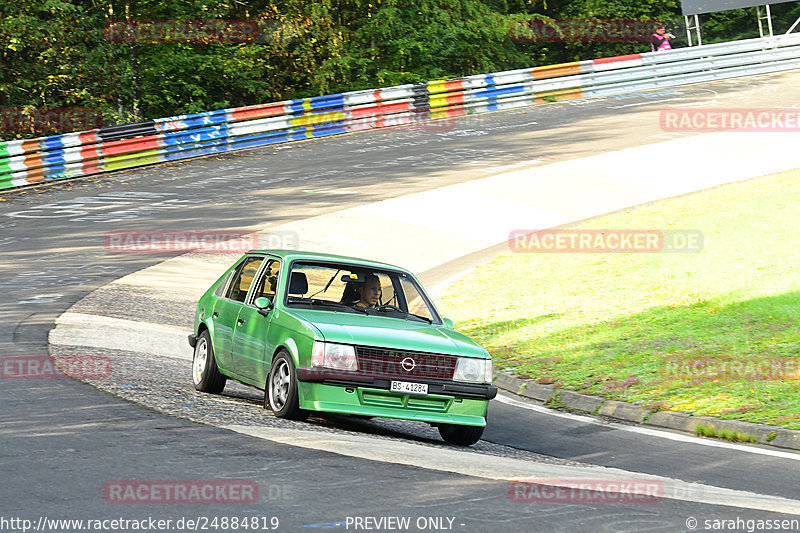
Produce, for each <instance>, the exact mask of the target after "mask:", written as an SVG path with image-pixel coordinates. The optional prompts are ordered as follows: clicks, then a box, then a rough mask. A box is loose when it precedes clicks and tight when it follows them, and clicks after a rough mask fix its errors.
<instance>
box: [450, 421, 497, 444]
mask: <svg viewBox="0 0 800 533" xmlns="http://www.w3.org/2000/svg"><path fill="white" fill-rule="evenodd" d="M484 429H486V428H484V427H482V426H460V425H457V424H440V425H439V435H441V436H442V438H443V439H444V441H445V442H446V443H448V444H457V445H459V446H472V445H473V444H475V443H476V442H478V441H479V440H481V436H482V435H483V430H484Z"/></svg>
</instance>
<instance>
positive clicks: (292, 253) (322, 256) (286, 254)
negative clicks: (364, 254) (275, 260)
mask: <svg viewBox="0 0 800 533" xmlns="http://www.w3.org/2000/svg"><path fill="white" fill-rule="evenodd" d="M247 253H248V254H269V255H275V256H278V257H281V258H283V259H284V260H286V261H294V260H296V259H310V260H314V261H322V260H331V261H338V262H342V263H350V264H354V265H359V266H367V267H379V268H391V269H394V270H402V271H404V272H407V270H406V269H405V268H402V267H399V266H397V265H392V264H389V263H383V262H381V261H373V260H371V259H362V258H359V257H351V256H346V255H336V254H326V253H320V252H304V251H301V250H250V251H249V252H247Z"/></svg>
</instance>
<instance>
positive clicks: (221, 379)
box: [192, 330, 228, 394]
mask: <svg viewBox="0 0 800 533" xmlns="http://www.w3.org/2000/svg"><path fill="white" fill-rule="evenodd" d="M226 381H228V378H227V377H225V376H224V375H222V374H221V373H220V371H219V368H218V367H217V360H216V359H215V358H214V347H213V345H212V344H211V335H210V334H209V333H208V330H205V331H203V333H201V334H200V336H199V337H198V338H197V344H195V345H194V357H193V358H192V382H193V383H194V388H195V389H197V390H199V391H200V392H208V393H211V394H219V393H220V392H222V389H224V388H225V382H226Z"/></svg>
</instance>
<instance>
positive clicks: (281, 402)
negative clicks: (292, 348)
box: [264, 350, 309, 420]
mask: <svg viewBox="0 0 800 533" xmlns="http://www.w3.org/2000/svg"><path fill="white" fill-rule="evenodd" d="M264 407H267V408H269V409H271V410H272V412H273V413H275V416H277V417H278V418H285V419H287V420H305V419H306V418H308V414H309V413H308V411H306V410H304V409H300V400H299V398H298V395H297V372H296V371H295V368H294V360H293V359H292V356H291V355H289V352H287V351H286V350H281V351H280V352H279V353H278V355H276V356H275V359H273V360H272V367H271V368H270V370H269V376H268V377H267V386H266V390H265V391H264Z"/></svg>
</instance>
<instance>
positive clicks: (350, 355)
mask: <svg viewBox="0 0 800 533" xmlns="http://www.w3.org/2000/svg"><path fill="white" fill-rule="evenodd" d="M311 366H317V367H319V366H321V367H324V368H330V369H332V370H350V371H352V372H355V371H357V370H358V360H357V359H356V349H355V347H353V346H350V345H348V344H336V343H334V342H323V341H314V349H313V351H312V352H311Z"/></svg>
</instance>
